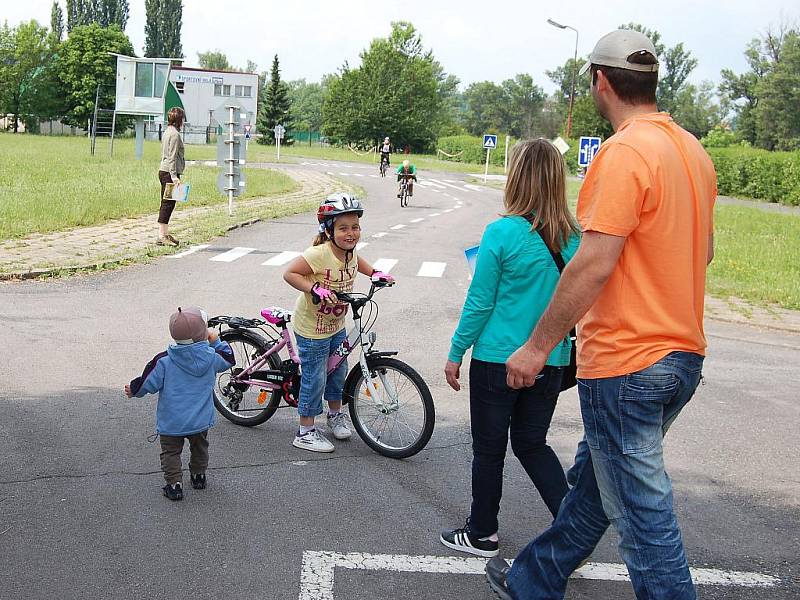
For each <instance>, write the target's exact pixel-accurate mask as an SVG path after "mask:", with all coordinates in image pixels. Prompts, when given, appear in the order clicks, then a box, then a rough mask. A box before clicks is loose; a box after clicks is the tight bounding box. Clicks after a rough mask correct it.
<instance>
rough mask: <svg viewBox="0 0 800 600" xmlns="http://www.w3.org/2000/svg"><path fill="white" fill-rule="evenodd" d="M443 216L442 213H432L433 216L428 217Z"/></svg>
mask: <svg viewBox="0 0 800 600" xmlns="http://www.w3.org/2000/svg"><path fill="white" fill-rule="evenodd" d="M441 214H442V213H431V214H429V215H428V216H429V217H438V216H439V215H441Z"/></svg>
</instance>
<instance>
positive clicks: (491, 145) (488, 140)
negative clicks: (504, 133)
mask: <svg viewBox="0 0 800 600" xmlns="http://www.w3.org/2000/svg"><path fill="white" fill-rule="evenodd" d="M483 147H484V148H494V147H495V143H494V138H490V137H487V138H486V139H485V140H483Z"/></svg>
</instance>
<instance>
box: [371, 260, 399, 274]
mask: <svg viewBox="0 0 800 600" xmlns="http://www.w3.org/2000/svg"><path fill="white" fill-rule="evenodd" d="M396 264H397V259H396V258H379V259H378V260H376V261H375V262H374V263H372V268H373V269H375V270H376V271H383V272H384V273H388V272H389V271H391V270H392V267H394V266H395V265H396Z"/></svg>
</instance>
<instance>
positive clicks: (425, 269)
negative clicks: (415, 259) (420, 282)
mask: <svg viewBox="0 0 800 600" xmlns="http://www.w3.org/2000/svg"><path fill="white" fill-rule="evenodd" d="M446 268H447V263H443V262H423V263H422V266H421V267H420V268H419V271H417V277H441V276H442V275H444V270H445V269H446Z"/></svg>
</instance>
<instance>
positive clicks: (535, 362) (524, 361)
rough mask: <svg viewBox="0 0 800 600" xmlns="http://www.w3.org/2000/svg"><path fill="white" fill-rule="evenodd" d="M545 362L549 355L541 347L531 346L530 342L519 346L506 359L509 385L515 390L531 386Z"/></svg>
mask: <svg viewBox="0 0 800 600" xmlns="http://www.w3.org/2000/svg"><path fill="white" fill-rule="evenodd" d="M545 362H547V355H546V354H545V353H544V352H542V351H540V350H539V349H537V348H531V347H530V346H529V345H528V344H525V345H523V346H521V347H519V348H517V350H516V351H515V352H514V354H512V355H511V356H509V357H508V360H507V361H506V383H508V387H510V388H512V389H515V390H518V389H520V388H524V387H531V386H532V385H533V383H534V381H536V376H537V375H538V374H539V372H540V371H541V370H542V369H543V368H544V364H545Z"/></svg>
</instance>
